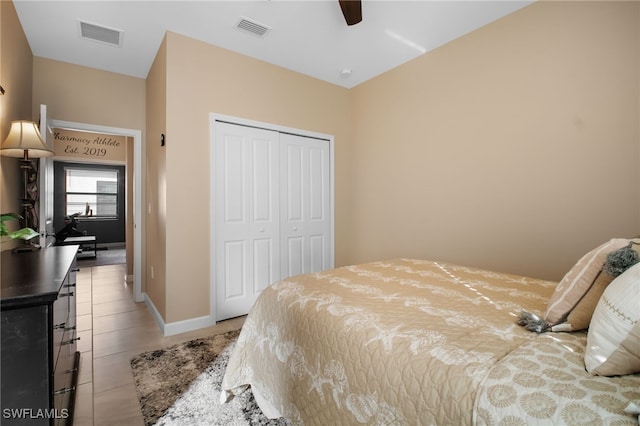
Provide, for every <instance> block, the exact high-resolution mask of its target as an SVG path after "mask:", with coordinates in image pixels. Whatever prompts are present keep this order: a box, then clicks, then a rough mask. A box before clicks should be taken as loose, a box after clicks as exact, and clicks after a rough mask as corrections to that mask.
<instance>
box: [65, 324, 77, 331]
mask: <svg viewBox="0 0 640 426" xmlns="http://www.w3.org/2000/svg"><path fill="white" fill-rule="evenodd" d="M75 329H76V326H75V325H74V326H73V327H67V328H65V329H64V331H71V330H75Z"/></svg>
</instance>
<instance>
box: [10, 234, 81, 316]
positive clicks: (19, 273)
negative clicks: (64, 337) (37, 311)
mask: <svg viewBox="0 0 640 426" xmlns="http://www.w3.org/2000/svg"><path fill="white" fill-rule="evenodd" d="M77 251H78V246H64V247H48V248H43V249H40V250H37V251H33V252H23V253H11V250H6V251H3V252H2V266H1V269H0V274H1V277H2V278H1V281H0V283H1V284H2V293H1V298H0V307H1V308H2V309H5V308H10V307H19V306H25V305H38V304H43V303H51V302H53V301H54V300H55V299H56V298H57V295H58V292H59V291H60V287H61V286H62V282H63V281H64V279H65V278H66V276H67V273H68V272H69V269H70V268H71V266H72V265H73V261H74V260H75V257H76V253H77Z"/></svg>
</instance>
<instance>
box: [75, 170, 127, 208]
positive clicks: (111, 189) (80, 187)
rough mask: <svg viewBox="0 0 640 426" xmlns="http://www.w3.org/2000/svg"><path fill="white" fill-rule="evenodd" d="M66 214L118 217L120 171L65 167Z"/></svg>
mask: <svg viewBox="0 0 640 426" xmlns="http://www.w3.org/2000/svg"><path fill="white" fill-rule="evenodd" d="M64 174H65V188H66V189H65V195H66V210H65V211H66V215H67V216H71V215H72V214H75V213H80V214H81V215H82V217H96V218H117V217H118V171H117V170H102V169H74V168H65V169H64Z"/></svg>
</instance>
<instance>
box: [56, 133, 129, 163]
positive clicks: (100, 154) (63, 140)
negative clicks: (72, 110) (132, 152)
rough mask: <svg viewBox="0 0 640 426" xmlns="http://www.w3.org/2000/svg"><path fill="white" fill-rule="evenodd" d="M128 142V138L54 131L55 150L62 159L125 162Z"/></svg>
mask: <svg viewBox="0 0 640 426" xmlns="http://www.w3.org/2000/svg"><path fill="white" fill-rule="evenodd" d="M126 141H127V138H126V136H119V135H105V134H101V133H91V132H79V131H76V130H67V129H53V150H54V151H55V155H56V157H61V158H74V159H78V160H79V159H84V160H91V161H108V162H125V161H126V159H127V144H126Z"/></svg>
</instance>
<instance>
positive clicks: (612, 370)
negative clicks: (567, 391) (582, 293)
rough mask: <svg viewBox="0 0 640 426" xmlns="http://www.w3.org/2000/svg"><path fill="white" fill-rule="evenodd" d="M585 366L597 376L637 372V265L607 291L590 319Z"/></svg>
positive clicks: (639, 337) (639, 285) (639, 350)
mask: <svg viewBox="0 0 640 426" xmlns="http://www.w3.org/2000/svg"><path fill="white" fill-rule="evenodd" d="M584 363H585V366H586V368H587V371H588V372H590V373H591V374H597V375H600V376H621V375H625V374H633V373H638V372H640V263H637V264H635V265H634V266H632V267H631V268H629V269H627V270H626V271H625V272H623V273H622V275H620V276H618V277H617V278H616V279H614V280H613V281H612V282H611V284H609V286H608V287H607V288H606V290H605V291H604V293H603V294H602V297H601V298H600V301H599V302H598V305H597V306H596V309H595V311H594V313H593V318H592V319H591V325H590V326H589V332H588V334H587V348H586V350H585V356H584Z"/></svg>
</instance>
